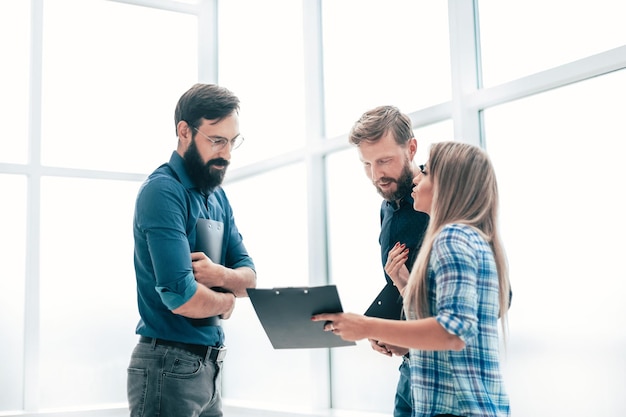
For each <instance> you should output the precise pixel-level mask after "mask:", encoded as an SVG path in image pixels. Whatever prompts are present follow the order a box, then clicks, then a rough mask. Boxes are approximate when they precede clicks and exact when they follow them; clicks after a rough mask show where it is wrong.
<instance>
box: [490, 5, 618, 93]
mask: <svg viewBox="0 0 626 417" xmlns="http://www.w3.org/2000/svg"><path fill="white" fill-rule="evenodd" d="M479 12H480V13H479V14H480V18H479V19H480V38H481V51H482V69H483V82H484V85H485V86H492V85H495V84H500V83H503V82H506V81H510V80H512V79H515V78H519V77H523V76H526V75H529V74H531V73H534V72H539V71H542V70H545V69H548V68H552V67H555V66H559V65H562V64H565V63H567V62H571V61H575V60H577V59H580V58H584V57H585V56H588V55H594V54H597V53H599V52H603V51H607V50H609V49H613V48H616V47H618V46H622V45H624V44H626V26H625V25H624V16H626V3H624V2H622V1H615V0H597V1H593V2H589V1H568V0H550V1H544V0H530V1H523V2H522V1H517V2H511V1H500V0H480V1H479Z"/></svg>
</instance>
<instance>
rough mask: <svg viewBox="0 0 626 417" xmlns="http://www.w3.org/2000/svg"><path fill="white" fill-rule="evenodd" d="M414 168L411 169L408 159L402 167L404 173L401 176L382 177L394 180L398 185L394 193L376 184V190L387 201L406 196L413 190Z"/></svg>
mask: <svg viewBox="0 0 626 417" xmlns="http://www.w3.org/2000/svg"><path fill="white" fill-rule="evenodd" d="M413 176H414V174H413V170H412V169H411V164H410V163H409V162H408V161H407V163H406V164H404V167H403V168H402V173H400V177H399V178H397V179H396V178H388V177H387V178H381V179H382V180H385V181H393V182H395V183H396V185H397V186H398V187H397V189H396V191H395V192H393V193H385V192H383V191H382V190H381V189H380V188H379V187H378V185H376V184H374V186H375V187H376V191H378V194H380V195H381V196H382V197H383V198H384V199H385V200H387V201H398V200H401V199H402V198H404V197H405V196H406V195H408V194H409V193H410V192H411V189H412V188H413Z"/></svg>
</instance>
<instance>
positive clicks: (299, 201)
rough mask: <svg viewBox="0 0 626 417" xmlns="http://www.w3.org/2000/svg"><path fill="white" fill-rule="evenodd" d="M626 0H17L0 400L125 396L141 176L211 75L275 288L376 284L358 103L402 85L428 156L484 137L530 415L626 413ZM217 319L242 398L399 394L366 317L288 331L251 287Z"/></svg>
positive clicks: (99, 411)
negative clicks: (232, 111)
mask: <svg viewBox="0 0 626 417" xmlns="http://www.w3.org/2000/svg"><path fill="white" fill-rule="evenodd" d="M624 7H625V6H623V5H622V4H621V3H620V2H616V1H612V0H602V1H600V2H598V1H594V2H591V1H584V2H567V1H560V0H559V1H550V2H545V1H544V2H541V1H535V0H533V1H530V2H523V3H522V2H520V3H519V4H513V3H511V2H506V4H504V3H503V2H500V1H494V0H480V1H479V0H474V1H471V0H470V1H465V2H460V1H456V0H449V1H448V2H445V1H443V2H442V1H440V0H430V1H415V0H389V1H387V0H385V1H382V0H342V1H324V0H301V1H297V0H296V1H294V0H269V1H258V0H31V1H16V0H14V1H9V2H0V35H1V36H0V53H1V54H2V55H3V56H6V57H9V61H10V62H11V65H2V66H0V91H1V92H2V93H1V94H0V110H1V111H0V123H1V124H2V128H3V136H2V139H0V189H2V192H3V196H4V197H3V198H4V199H3V204H1V205H0V230H1V233H0V278H1V280H2V283H3V291H2V292H0V317H1V318H0V340H1V341H2V343H3V346H4V347H5V348H4V350H3V366H2V370H3V372H2V373H1V374H0V415H5V416H17V415H22V416H23V415H26V416H28V417H35V416H38V415H44V414H45V415H46V416H67V415H71V416H81V417H86V416H88V417H121V416H126V415H127V414H128V411H127V409H126V366H127V364H128V360H129V358H130V354H131V351H132V348H133V346H134V344H135V343H136V341H137V337H136V335H135V334H134V330H135V325H136V323H137V320H138V314H137V310H136V302H135V296H136V295H135V278H134V269H133V265H132V250H133V249H132V246H133V242H132V227H131V225H132V215H133V205H134V200H135V195H136V192H137V188H138V187H139V185H140V184H141V182H142V181H143V179H144V178H145V176H146V175H147V174H149V173H150V172H151V171H152V170H153V169H154V168H156V167H157V166H158V165H160V164H161V163H163V162H165V161H167V160H168V159H169V156H170V153H171V152H172V151H173V150H174V149H175V147H176V140H177V139H176V136H175V131H174V117H173V116H174V115H173V113H174V106H175V104H176V101H177V100H178V98H179V96H180V95H181V94H182V92H184V91H185V90H187V89H188V88H189V87H190V86H191V85H192V84H194V83H196V82H217V83H219V84H221V85H223V86H225V87H227V88H229V89H231V90H232V91H233V92H235V93H236V94H237V95H238V96H239V97H240V99H241V131H242V134H243V135H244V137H245V138H246V141H245V142H244V144H243V146H242V147H241V148H239V149H237V150H236V151H235V152H233V155H232V157H233V160H232V164H231V166H230V168H229V172H228V174H227V177H226V182H225V184H224V188H225V190H226V192H227V193H228V196H229V199H230V201H231V203H232V205H233V208H234V213H235V216H236V219H237V223H238V226H239V229H240V230H241V232H242V235H243V237H244V241H245V243H246V245H247V247H248V249H249V251H250V254H251V255H252V257H253V258H254V261H255V264H256V266H257V272H258V286H259V288H271V287H277V286H305V285H311V286H314V285H321V284H327V283H332V284H336V285H337V286H338V290H339V293H340V296H341V299H342V302H343V304H344V305H343V306H344V309H345V310H348V311H353V312H363V311H364V310H365V308H366V307H367V306H368V304H369V302H370V301H371V299H372V297H373V296H374V295H375V294H376V293H377V292H378V291H379V290H380V288H381V287H382V285H383V269H382V265H381V262H380V253H379V252H380V250H379V246H378V234H379V227H380V224H379V208H380V203H381V200H380V196H379V195H378V194H377V193H376V191H375V189H374V187H373V186H372V184H371V183H370V182H369V181H368V180H367V178H366V176H365V174H364V173H363V169H362V166H361V164H360V162H359V160H358V155H357V152H356V150H355V149H353V148H352V147H351V146H350V145H349V144H348V142H347V134H348V131H349V130H350V128H351V126H352V124H353V123H354V121H355V120H356V119H357V118H358V117H359V116H360V115H361V114H362V113H363V112H364V111H365V110H368V109H370V108H372V107H375V106H378V105H381V104H393V105H396V106H398V107H399V108H400V109H401V110H402V111H403V112H405V113H408V114H409V115H410V116H411V118H412V120H413V122H414V129H415V134H416V137H417V139H418V143H419V147H418V153H417V156H416V162H417V163H423V162H424V161H425V160H426V159H427V155H428V146H429V145H430V144H431V143H433V142H438V141H442V140H451V139H453V140H468V141H472V142H474V143H477V144H480V145H482V146H484V147H485V148H486V149H487V151H488V152H489V154H490V155H491V157H492V160H493V162H494V164H495V166H496V170H497V173H498V178H499V188H500V192H501V203H502V204H501V213H502V217H501V227H502V231H503V234H504V241H505V245H506V249H507V253H508V255H509V262H510V266H511V279H512V285H513V293H514V296H513V304H512V309H511V311H510V317H509V328H510V334H509V337H508V345H507V348H506V350H504V349H503V363H504V371H505V380H506V383H507V387H508V390H509V393H510V396H511V401H512V408H513V415H514V416H527V415H528V416H534V417H547V416H552V415H561V414H562V415H568V416H573V417H583V416H588V415H595V414H602V415H623V414H625V413H626V406H625V405H624V402H623V401H621V392H620V389H621V388H623V387H624V386H625V385H626V377H625V375H626V361H625V359H624V354H623V352H624V350H625V349H626V331H625V330H624V329H623V326H622V325H621V323H620V318H622V317H624V316H625V315H626V310H625V308H624V307H623V303H622V302H621V300H620V298H619V296H620V294H621V293H622V292H623V291H624V285H623V284H622V282H623V281H624V279H626V276H624V273H623V272H622V268H620V264H619V259H621V258H620V257H621V256H622V253H623V252H624V249H625V248H624V245H623V244H622V243H620V242H621V240H620V236H621V235H623V234H624V233H626V230H625V229H624V226H623V225H622V223H621V222H620V219H621V216H622V213H624V212H625V211H626V207H625V205H624V201H623V198H622V195H621V194H623V193H622V192H621V189H622V188H623V187H622V184H621V179H622V178H623V174H622V172H621V169H620V167H621V164H620V160H619V158H620V156H621V154H620V151H621V144H622V143H623V142H624V141H625V140H626V130H625V129H624V125H623V122H622V119H623V116H622V113H623V112H624V109H625V108H626V102H625V101H624V97H623V94H621V92H623V91H625V89H626V73H625V71H626V29H625V28H626V26H624V25H623V23H622V20H623V19H621V18H622V17H623V15H624V12H625V11H626V9H625V8H624ZM224 328H225V332H226V342H227V345H228V356H227V358H226V362H225V366H224V379H223V398H224V403H225V407H226V415H228V416H231V417H243V416H250V415H254V416H255V417H266V416H272V417H276V416H281V417H292V416H293V415H307V416H315V417H319V416H329V415H340V414H341V415H344V413H345V415H359V416H360V417H386V416H389V415H390V414H391V410H392V408H393V396H394V393H395V389H396V383H397V379H398V369H397V368H398V365H399V358H387V357H385V356H382V355H379V354H377V353H375V352H373V351H372V349H371V348H370V346H369V343H367V342H366V341H360V342H358V343H357V345H356V346H352V347H341V348H334V349H311V350H308V349H293V350H274V349H273V348H272V346H271V344H270V342H269V340H268V338H267V336H266V335H265V332H264V330H263V328H262V326H261V324H260V322H259V321H258V319H257V317H256V315H255V313H254V309H253V308H252V306H251V303H250V302H249V300H248V299H238V301H237V307H236V309H235V313H234V315H233V316H232V318H231V319H229V320H226V321H224ZM374 380H375V381H377V382H376V384H373V383H372V381H374ZM572 398H576V399H577V400H576V401H572V400H571V399H572Z"/></svg>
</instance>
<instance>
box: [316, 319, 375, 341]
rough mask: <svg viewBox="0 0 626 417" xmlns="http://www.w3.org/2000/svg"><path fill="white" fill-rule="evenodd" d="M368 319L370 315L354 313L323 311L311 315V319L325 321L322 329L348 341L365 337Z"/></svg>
mask: <svg viewBox="0 0 626 417" xmlns="http://www.w3.org/2000/svg"><path fill="white" fill-rule="evenodd" d="M370 319H371V318H370V317H367V316H363V315H360V314H354V313H324V314H316V315H314V316H313V317H311V320H312V321H326V323H325V324H324V331H326V332H333V333H334V334H336V335H338V336H339V337H341V338H342V339H343V340H347V341H350V342H354V341H357V340H361V339H366V338H367V336H368V330H369V329H368V320H370Z"/></svg>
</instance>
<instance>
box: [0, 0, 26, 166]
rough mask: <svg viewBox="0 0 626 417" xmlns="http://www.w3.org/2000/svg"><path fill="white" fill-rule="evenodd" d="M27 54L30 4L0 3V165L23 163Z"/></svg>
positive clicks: (20, 2)
mask: <svg viewBox="0 0 626 417" xmlns="http://www.w3.org/2000/svg"><path fill="white" fill-rule="evenodd" d="M29 53H30V1H11V2H9V1H3V2H0V55H2V56H3V57H5V60H4V63H3V64H2V65H0V91H1V92H2V93H1V94H0V126H2V138H1V139H0V162H12V163H25V162H26V150H27V146H28V131H29V129H28V107H27V106H28V74H29ZM9 62H10V65H9Z"/></svg>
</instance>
